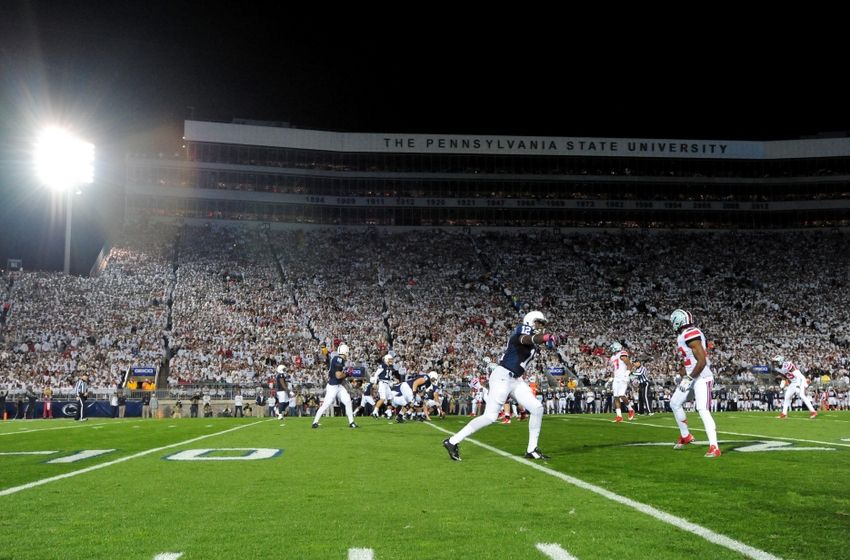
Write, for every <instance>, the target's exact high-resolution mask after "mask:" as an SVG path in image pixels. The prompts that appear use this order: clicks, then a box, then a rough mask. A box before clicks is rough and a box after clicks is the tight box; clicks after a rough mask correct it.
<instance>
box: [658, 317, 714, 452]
mask: <svg viewBox="0 0 850 560" xmlns="http://www.w3.org/2000/svg"><path fill="white" fill-rule="evenodd" d="M670 323H672V325H673V329H674V330H675V331H676V349H677V352H678V353H679V357H681V358H682V361H683V362H684V363H683V365H682V368H681V369H680V372H681V374H682V380H681V381H680V382H679V387H678V388H677V389H676V391H675V392H674V394H673V396H672V397H671V398H670V408H671V409H672V410H673V416H674V417H675V418H676V424H678V426H679V433H680V434H681V437H680V438H679V441H678V442H676V445H675V446H674V447H673V448H674V449H682V448H684V447H685V446H686V445H688V444H689V443H692V442H693V441H694V436H692V435H691V433H690V431H689V430H688V420H687V415H686V414H685V411H684V409H683V406H682V405H683V404H684V403H685V402H686V401H687V400H688V395H689V394H690V393H691V392H693V395H694V406H695V408H696V409H697V412H699V416H700V418H702V423H703V426H704V427H705V433H706V435H707V436H708V443H709V446H708V452H706V454H705V456H706V457H720V448H719V447H718V446H717V426H716V424H715V423H714V418H712V416H711V388H712V386H713V385H714V374H713V373H712V371H711V362H710V361H709V359H708V354H707V353H706V350H705V349H706V340H705V335H704V334H703V332H702V331H701V330H700V329H698V328H697V327H695V326H694V318H693V316H692V315H691V314H690V313H689V312H687V311H685V310H683V309H676V310H675V311H673V313H671V314H670Z"/></svg>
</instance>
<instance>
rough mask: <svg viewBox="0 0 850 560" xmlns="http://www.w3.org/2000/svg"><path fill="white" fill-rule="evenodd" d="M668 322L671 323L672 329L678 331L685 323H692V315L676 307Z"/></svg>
mask: <svg viewBox="0 0 850 560" xmlns="http://www.w3.org/2000/svg"><path fill="white" fill-rule="evenodd" d="M670 322H671V323H673V330H676V331H678V330H679V329H681V328H682V327H684V326H685V325H692V324H693V322H694V316H693V315H691V314H690V313H689V312H688V311H685V310H684V309H677V310H675V311H673V313H671V314H670Z"/></svg>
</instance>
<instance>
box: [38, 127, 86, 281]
mask: <svg viewBox="0 0 850 560" xmlns="http://www.w3.org/2000/svg"><path fill="white" fill-rule="evenodd" d="M33 160H34V163H35V172H36V175H37V177H38V179H39V180H40V181H41V182H42V183H44V184H45V185H46V186H47V187H49V188H50V189H52V190H53V191H55V192H60V193H61V192H64V193H65V194H66V199H65V274H70V272H71V216H72V211H71V202H72V200H73V198H72V196H73V194H74V191H75V190H76V189H75V187H77V186H78V185H82V184H88V183H91V182H92V181H93V180H94V145H93V144H90V143H88V142H85V141H83V140H80V139H79V138H76V137H75V136H73V135H72V134H71V133H70V132H68V131H67V130H64V129H61V128H57V127H50V128H46V129H44V130H43V131H42V132H41V133H40V134H39V136H38V139H37V140H36V143H35V152H34V155H33Z"/></svg>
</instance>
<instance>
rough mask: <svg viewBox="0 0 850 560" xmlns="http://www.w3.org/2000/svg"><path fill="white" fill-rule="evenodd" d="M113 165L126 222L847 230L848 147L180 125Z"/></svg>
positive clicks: (845, 141) (826, 141)
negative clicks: (158, 148) (122, 186)
mask: <svg viewBox="0 0 850 560" xmlns="http://www.w3.org/2000/svg"><path fill="white" fill-rule="evenodd" d="M184 144H185V145H184V153H183V154H180V157H175V158H173V159H166V158H161V157H156V158H153V157H146V156H130V157H128V159H127V177H126V193H127V196H126V209H125V210H126V219H127V220H128V221H130V222H132V221H136V220H147V219H165V220H171V219H181V220H191V221H194V220H204V221H209V220H223V221H228V220H237V221H241V222H259V223H266V224H270V225H274V226H284V225H287V224H301V225H320V226H329V225H340V226H376V227H390V226H403V227H428V228H432V227H496V228H511V227H519V228H527V227H553V228H560V227H568V228H573V227H618V228H619V227H641V228H657V227H662V228H668V227H677V228H678V227H682V228H734V229H764V228H808V227H846V226H848V225H850V138H819V139H804V140H787V141H771V142H740V141H717V140H659V139H639V138H570V137H532V136H497V135H495V136H494V135H435V134H396V133H393V134H375V133H340V132H327V131H317V130H305V129H297V128H287V127H284V126H271V123H269V124H266V123H256V122H250V123H247V124H246V123H216V122H201V121H186V122H185V133H184Z"/></svg>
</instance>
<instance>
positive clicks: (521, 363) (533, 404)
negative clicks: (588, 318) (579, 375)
mask: <svg viewBox="0 0 850 560" xmlns="http://www.w3.org/2000/svg"><path fill="white" fill-rule="evenodd" d="M545 326H546V318H545V317H544V316H543V313H541V312H540V311H532V312H530V313H527V314H526V315H525V317H523V319H522V324H521V325H519V326H517V328H516V330H515V331H514V332H513V334H511V336H510V338H508V346H507V348H506V349H505V353H504V354H502V358H501V359H500V360H499V365H498V366H496V368H495V369H494V370H493V373H491V374H490V380H489V384H490V396H489V399H488V401H487V406H486V407H485V409H484V414H482V415H481V416H479V417H477V418H474V419H472V420H470V422H469V423H468V424H467V425H466V426H464V427H463V429H462V430H461V431H459V432H458V433H456V434H455V435H453V436H452V437H450V438H449V439H446V440H444V441H443V447H445V448H446V451H448V452H449V457H451V459H452V460H454V461H460V449H459V447H458V444H459V443H460V442H461V441H463V440H464V439H466V438H467V437H469V436H471V435H472V434H474V433H475V432H477V431H478V430H480V429H481V428H483V427H484V426H489V425H490V424H492V423H493V422H495V421H496V418H497V417H498V416H499V411H500V410H502V407H503V406H504V405H505V402H506V401H507V400H508V397H509V396H510V395H513V396H514V398H515V399H516V400H517V402H518V403H519V404H520V405H522V406H524V407H525V409H526V410H527V411H528V412H529V413H530V414H531V419H530V420H529V422H528V447H527V451H526V454H525V457H526V458H527V459H537V460H541V459H548V458H549V457H548V456H546V455H544V454H543V453H542V452H541V451H540V449H538V447H537V441H538V439H539V438H540V426H541V424H542V423H543V405H542V404H540V403H539V402H538V401H537V399H536V398H535V397H534V393H533V392H532V391H531V387H529V386H528V383H526V382H525V380H524V379H523V377H522V376H523V375H524V374H525V369H526V368H527V367H528V364H529V363H531V360H533V359H534V356H535V354H537V350H538V348H539V345H540V344H545V345H546V347H547V348H549V349H551V350H554V349H555V348H556V346H557V344H558V337H557V336H555V335H553V334H550V333H544V332H543V328H544V327H545ZM556 384H557V383H556V382H553V385H556Z"/></svg>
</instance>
